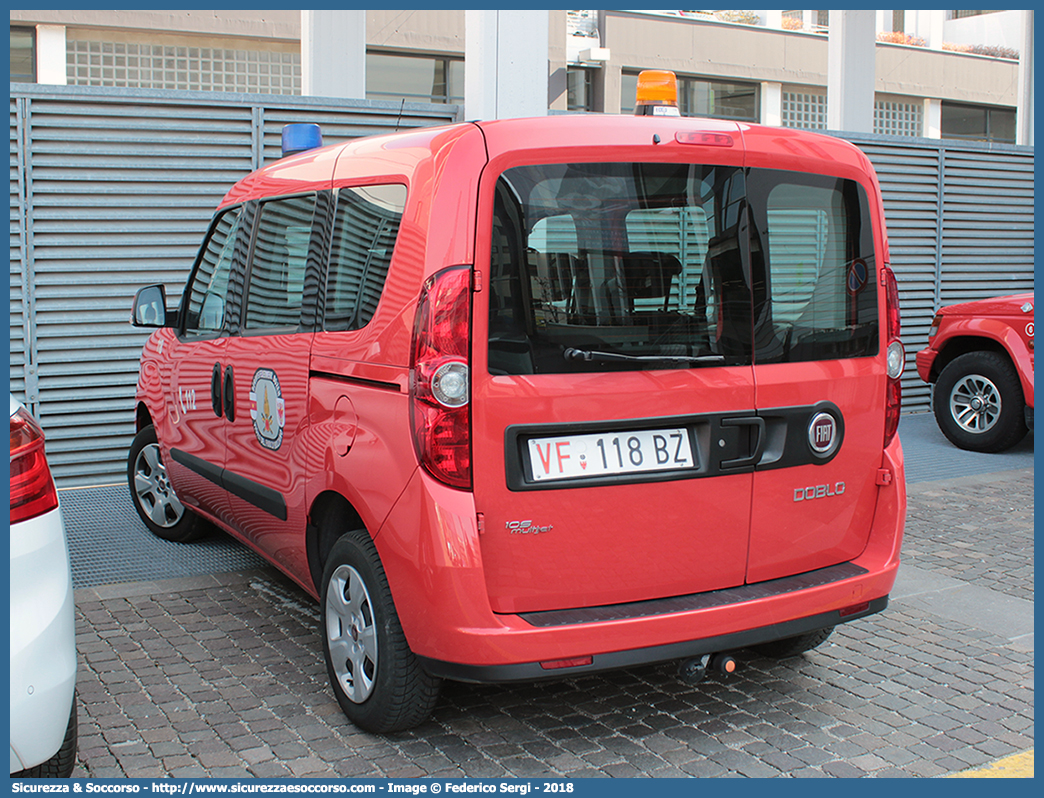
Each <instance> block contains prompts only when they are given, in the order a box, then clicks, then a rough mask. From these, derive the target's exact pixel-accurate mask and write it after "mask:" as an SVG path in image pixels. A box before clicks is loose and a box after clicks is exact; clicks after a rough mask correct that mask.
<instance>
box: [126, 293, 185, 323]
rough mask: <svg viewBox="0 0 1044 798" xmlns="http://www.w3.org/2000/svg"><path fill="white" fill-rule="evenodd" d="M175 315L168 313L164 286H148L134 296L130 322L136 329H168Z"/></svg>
mask: <svg viewBox="0 0 1044 798" xmlns="http://www.w3.org/2000/svg"><path fill="white" fill-rule="evenodd" d="M175 315H176V314H174V313H168V312H167V291H166V289H165V288H164V287H163V286H162V285H148V286H145V288H141V289H139V290H138V292H137V293H136V294H135V295H134V306H133V308H132V309H131V319H130V322H131V324H133V325H134V326H135V327H167V326H169V324H168V321H167V320H168V319H170V320H171V321H173V320H174V316H175Z"/></svg>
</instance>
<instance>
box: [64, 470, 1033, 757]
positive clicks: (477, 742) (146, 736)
mask: <svg viewBox="0 0 1044 798" xmlns="http://www.w3.org/2000/svg"><path fill="white" fill-rule="evenodd" d="M1032 477H1033V474H1032V470H1027V471H1020V472H1012V473H1011V474H1008V475H1006V477H1005V479H1003V480H1001V479H999V478H997V479H994V478H992V477H983V478H981V479H972V478H967V479H963V480H955V481H953V482H952V483H946V484H938V483H935V484H926V485H925V484H921V485H914V486H911V488H910V493H909V500H910V513H909V518H908V522H907V541H906V544H905V547H904V563H909V564H911V565H912V566H914V567H915V568H917V569H920V570H919V571H918V573H924V574H928V575H930V576H932V577H933V578H936V577H938V578H943V579H945V580H955V581H954V582H953V583H952V584H971V583H972V582H974V584H975V585H976V586H977V587H984V588H986V589H987V590H990V591H996V593H998V594H999V595H1003V596H1005V597H1007V598H1008V599H1011V598H1014V599H1026V600H1032V598H1033V550H1032V542H1033V541H1032V507H1033V478H1032ZM962 580H963V581H962ZM947 584H950V583H947ZM132 587H133V586H132ZM103 593H104V597H99V596H101V595H102V594H103ZM318 629H319V614H318V609H317V607H316V605H315V604H314V602H313V601H312V600H311V599H310V598H309V597H307V596H306V595H304V594H303V593H302V592H301V591H300V590H299V589H298V588H296V587H295V586H293V585H291V584H290V583H289V582H288V581H287V580H286V579H285V578H283V577H282V576H280V575H278V574H277V573H276V572H275V571H273V570H268V569H263V570H259V571H253V572H251V573H250V574H249V576H244V575H243V574H232V575H227V576H223V575H217V576H215V577H213V578H210V577H208V581H207V583H206V585H205V586H201V585H200V584H199V583H197V582H196V581H194V580H192V579H186V580H178V581H171V582H166V583H164V587H163V590H162V592H152V593H150V592H148V591H144V592H142V591H140V590H136V589H132V588H128V589H127V590H126V591H125V593H121V592H120V590H119V588H118V587H116V586H114V587H112V588H106V589H105V591H101V590H99V591H98V594H97V595H90V594H88V593H85V591H78V593H77V634H78V644H79V654H80V671H79V673H78V695H79V700H80V702H81V714H80V747H79V752H78V758H77V766H76V770H75V771H74V776H76V777H90V778H120V777H128V776H133V777H142V778H160V777H163V776H175V777H193V778H196V777H205V776H210V777H216V778H250V777H255V778H286V777H299V776H307V777H317V778H387V777H395V778H426V777H435V776H438V777H440V778H459V777H468V778H504V777H513V776H514V777H534V778H539V777H554V778H559V777H567V778H596V777H616V778H620V777H631V776H635V777H652V778H681V777H705V778H719V777H737V776H738V777H755V778H756V777H766V776H767V777H778V776H789V777H795V778H820V777H832V778H844V777H863V776H868V775H869V776H875V777H889V778H892V777H894V778H902V777H935V776H941V775H946V774H948V773H952V772H955V771H957V770H962V769H965V768H967V767H973V766H978V765H981V764H984V763H986V762H989V761H992V760H993V759H996V758H999V757H1003V756H1007V755H1009V754H1012V753H1015V752H1017V751H1021V750H1026V749H1028V748H1031V747H1032V746H1033V729H1034V711H1033V700H1034V691H1033V687H1034V684H1033V679H1034V656H1033V650H1032V638H1030V639H1029V641H1028V642H1027V641H1026V640H1021V641H1019V640H1009V639H1007V638H1005V637H1004V636H1002V635H1000V634H996V633H994V632H992V631H991V630H989V629H981V628H976V627H974V626H973V625H971V624H968V623H963V622H962V620H961V619H959V618H953V617H948V616H946V615H945V614H939V613H935V612H933V611H932V609H931V603H930V602H929V603H927V604H925V603H922V602H914V601H912V600H907V599H906V598H905V597H898V598H893V601H892V602H891V605H890V606H889V608H888V609H887V610H886V611H885V612H883V613H881V614H879V615H876V616H872V617H870V618H866V619H861V620H858V621H855V622H853V623H852V624H847V625H843V626H841V627H839V628H838V629H837V631H836V632H835V634H834V635H833V636H832V637H831V639H830V641H829V642H828V643H827V644H825V645H824V646H822V647H820V648H819V649H817V650H815V651H813V652H809V653H807V654H805V655H803V656H800V657H795V658H792V659H789V660H784V661H780V662H774V661H771V660H768V659H765V658H762V657H758V656H756V655H754V654H752V653H750V652H740V653H739V655H738V656H737V659H738V660H739V662H740V669H739V670H738V671H737V673H735V674H733V675H732V676H730V677H728V679H726V678H725V677H722V676H720V675H716V674H711V675H708V677H707V678H706V679H705V680H704V681H703V682H702V683H701V684H699V685H698V686H695V687H694V686H692V685H687V684H683V683H681V682H679V681H678V680H677V679H676V678H675V676H674V674H675V673H676V667H675V666H673V665H665V666H651V667H642V668H634V669H631V670H627V671H623V672H617V673H610V674H605V675H595V676H587V677H584V678H581V679H576V680H572V681H562V682H549V683H541V684H530V685H507V686H497V685H466V684H453V683H447V684H446V685H445V687H444V690H443V693H442V695H441V698H440V702H439V705H438V706H437V707H436V710H435V712H434V714H433V718H432V720H430V721H428V722H427V723H425V724H423V725H422V726H421V727H419V728H418V729H415V730H412V731H410V732H406V733H403V734H398V735H389V736H379V735H371V734H367V733H363V732H360V731H359V730H357V729H355V728H354V727H353V726H352V725H351V724H350V723H349V722H348V721H347V720H346V719H345V718H344V716H343V715H342V714H341V712H340V710H339V707H338V706H337V704H336V702H335V701H334V699H333V697H332V695H331V694H330V692H329V688H328V686H327V684H326V675H325V665H324V663H323V659H322V644H321V640H320V638H319V632H318ZM958 652H959V656H958Z"/></svg>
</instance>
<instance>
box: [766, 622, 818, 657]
mask: <svg viewBox="0 0 1044 798" xmlns="http://www.w3.org/2000/svg"><path fill="white" fill-rule="evenodd" d="M833 631H834V627H833V626H828V627H826V628H825V629H816V631H814V632H809V633H808V634H803V635H795V636H794V637H784V638H783V639H782V640H773V641H772V642H770V643H761V644H759V645H756V646H751V650H752V651H754V652H756V653H758V654H760V655H761V656H763V657H768V658H769V659H785V658H787V657H796V656H797V655H798V654H804V653H805V652H806V651H811V650H812V649H814V648H816V647H817V646H821V645H823V643H825V642H826V640H827V638H828V637H830V635H831V634H832V633H833Z"/></svg>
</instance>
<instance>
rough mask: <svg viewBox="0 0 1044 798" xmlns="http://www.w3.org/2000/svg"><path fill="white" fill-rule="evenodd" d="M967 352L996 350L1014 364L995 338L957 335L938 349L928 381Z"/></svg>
mask: <svg viewBox="0 0 1044 798" xmlns="http://www.w3.org/2000/svg"><path fill="white" fill-rule="evenodd" d="M969 352H996V353H998V354H1000V355H1003V356H1004V357H1005V358H1007V359H1008V360H1009V361H1010V362H1011V364H1012V365H1013V366H1014V365H1015V362H1014V360H1013V359H1012V356H1011V353H1010V352H1008V350H1007V348H1006V347H1005V346H1004V344H1002V343H1001V342H1000V341H998V340H997V339H995V338H987V337H984V336H977V335H959V336H956V337H954V338H951V339H949V340H948V341H947V342H946V344H945V345H944V346H943V348H942V349H940V350H939V354H938V355H937V356H936V358H935V360H934V362H933V363H932V370H931V373H930V374H929V380H928V381H929V382H932V383H934V382H935V381H936V380H938V379H939V375H940V374H941V373H942V370H943V369H944V368H946V367H947V366H948V365H950V363H952V362H953V361H954V360H956V359H957V358H959V357H960V356H961V355H966V354H968V353H969Z"/></svg>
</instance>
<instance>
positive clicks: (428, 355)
mask: <svg viewBox="0 0 1044 798" xmlns="http://www.w3.org/2000/svg"><path fill="white" fill-rule="evenodd" d="M470 331H471V267H469V266H454V267H451V268H449V269H444V270H443V271H441V272H439V273H438V274H436V275H434V276H432V277H431V278H429V279H428V281H427V282H426V283H425V284H424V287H423V289H422V290H421V295H420V301H419V302H418V305H417V318H416V321H415V323H414V328H413V351H412V355H411V357H410V429H411V431H412V433H413V445H414V448H415V449H416V452H417V459H418V460H419V461H420V464H421V465H422V466H424V468H425V469H426V470H427V471H428V473H430V474H431V475H432V476H433V477H435V479H437V480H439V481H440V482H443V483H445V484H447V485H450V486H451V487H454V488H465V489H470V488H471V406H470V401H469V399H470V390H471V385H470V375H469V362H470V359H469V356H468V349H469V339H470Z"/></svg>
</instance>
